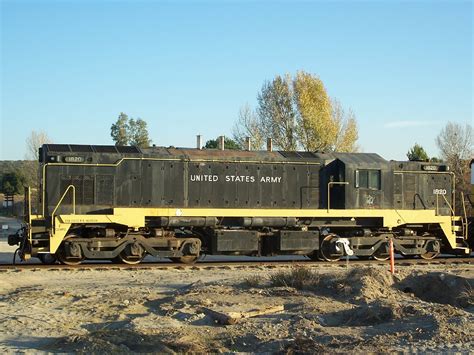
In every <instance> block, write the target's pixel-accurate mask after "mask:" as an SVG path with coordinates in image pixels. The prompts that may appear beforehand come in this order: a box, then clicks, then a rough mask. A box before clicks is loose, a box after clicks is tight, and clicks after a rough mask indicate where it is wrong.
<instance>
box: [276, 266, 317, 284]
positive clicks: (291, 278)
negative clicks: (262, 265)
mask: <svg viewBox="0 0 474 355" xmlns="http://www.w3.org/2000/svg"><path fill="white" fill-rule="evenodd" d="M269 279H270V285H271V286H273V287H293V288H296V289H298V290H303V289H313V288H315V287H316V286H317V285H318V284H319V282H320V275H319V274H317V273H315V272H314V271H312V270H310V269H308V268H305V267H302V266H295V267H292V268H291V269H290V270H282V271H278V272H276V273H274V274H271V275H270V276H269Z"/></svg>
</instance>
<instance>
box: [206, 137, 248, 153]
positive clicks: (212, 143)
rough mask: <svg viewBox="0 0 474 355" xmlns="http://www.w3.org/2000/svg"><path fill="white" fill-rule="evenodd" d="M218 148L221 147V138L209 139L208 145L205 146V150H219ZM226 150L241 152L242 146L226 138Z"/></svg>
mask: <svg viewBox="0 0 474 355" xmlns="http://www.w3.org/2000/svg"><path fill="white" fill-rule="evenodd" d="M218 146H219V138H217V139H209V140H208V141H207V142H206V145H205V146H204V148H206V149H217V148H218ZM224 148H225V149H234V150H239V149H241V146H240V145H239V143H237V142H236V141H234V140H233V139H231V138H227V137H225V138H224Z"/></svg>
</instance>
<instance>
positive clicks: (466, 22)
mask: <svg viewBox="0 0 474 355" xmlns="http://www.w3.org/2000/svg"><path fill="white" fill-rule="evenodd" d="M0 3H1V8H0V11H1V18H0V19H1V24H0V30H1V58H0V68H1V72H0V74H1V77H0V83H1V87H0V90H1V101H0V108H1V110H0V123H1V124H0V139H1V142H0V160H18V159H24V158H25V153H26V143H25V141H26V138H27V137H28V136H29V135H30V133H31V131H32V130H36V131H40V130H42V131H45V132H46V133H47V134H48V136H49V137H50V138H51V139H52V140H53V141H54V142H55V143H68V144H113V141H112V139H111V137H110V126H111V124H112V123H114V122H115V121H116V119H117V117H118V115H119V114H120V112H125V113H127V114H128V115H129V116H131V117H134V118H142V119H144V120H145V121H147V123H148V127H149V133H150V137H151V139H152V140H153V143H154V144H156V145H162V146H170V145H173V146H177V147H178V146H184V147H194V146H195V142H196V138H195V137H196V135H197V134H201V135H203V138H204V140H207V139H213V138H215V137H217V136H219V135H226V136H230V135H231V132H232V126H233V125H234V122H235V121H236V119H237V115H238V111H239V108H240V107H241V106H243V105H244V104H247V103H248V104H249V105H251V106H252V107H256V104H257V100H256V97H257V93H258V92H259V90H260V89H261V87H262V85H263V83H264V82H265V81H267V80H271V79H272V78H274V77H275V76H276V75H283V74H285V73H290V74H295V73H296V71H298V70H305V71H307V72H310V73H312V74H315V75H317V76H319V77H320V78H321V80H322V81H323V82H324V84H325V86H326V89H327V91H328V94H329V95H330V96H331V97H335V98H337V99H338V100H339V101H340V102H341V103H342V105H343V106H344V107H345V108H346V109H349V108H350V109H352V110H353V111H354V113H355V115H356V117H357V122H358V125H359V141H358V144H359V146H360V149H361V151H363V152H376V153H379V154H380V155H381V156H383V157H384V158H386V159H397V160H404V159H406V153H407V151H408V149H409V148H410V147H411V146H413V145H414V144H415V143H418V144H421V145H422V146H423V147H424V148H425V149H426V150H427V152H428V154H429V155H430V156H436V155H437V154H438V150H437V148H436V144H435V138H436V136H437V135H438V134H439V132H440V131H441V129H442V128H443V127H444V126H445V124H446V123H447V122H448V121H453V122H459V123H461V124H465V123H469V124H471V125H472V121H473V119H472V117H473V110H472V107H473V91H472V82H473V69H472V66H473V65H472V64H473V62H472V46H473V42H472V31H473V22H472V17H473V4H472V2H470V1H464V2H462V1H418V2H417V1H399V2H397V1H306V2H295V1H207V2H204V1H87V0H85V1H84V0H83V1H72V0H63V1H61V0H56V1H40V0H37V1H31V0H30V1H23V0H15V1H13V0H0Z"/></svg>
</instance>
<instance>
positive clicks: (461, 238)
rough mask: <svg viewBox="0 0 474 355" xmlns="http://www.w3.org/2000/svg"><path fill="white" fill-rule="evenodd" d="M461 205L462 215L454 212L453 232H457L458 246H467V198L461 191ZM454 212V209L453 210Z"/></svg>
mask: <svg viewBox="0 0 474 355" xmlns="http://www.w3.org/2000/svg"><path fill="white" fill-rule="evenodd" d="M461 204H462V205H461V207H462V215H461V216H459V217H456V216H454V213H453V218H452V219H453V232H454V233H455V234H456V246H457V247H461V248H462V247H466V246H467V240H468V237H469V227H468V226H469V222H468V219H467V211H466V198H465V196H464V193H463V192H461ZM453 212H454V211H453Z"/></svg>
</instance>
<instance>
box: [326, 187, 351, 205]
mask: <svg viewBox="0 0 474 355" xmlns="http://www.w3.org/2000/svg"><path fill="white" fill-rule="evenodd" d="M332 185H349V183H348V182H347V181H331V182H328V212H329V210H330V209H331V207H330V206H331V186H332Z"/></svg>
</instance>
